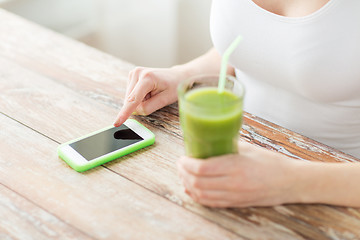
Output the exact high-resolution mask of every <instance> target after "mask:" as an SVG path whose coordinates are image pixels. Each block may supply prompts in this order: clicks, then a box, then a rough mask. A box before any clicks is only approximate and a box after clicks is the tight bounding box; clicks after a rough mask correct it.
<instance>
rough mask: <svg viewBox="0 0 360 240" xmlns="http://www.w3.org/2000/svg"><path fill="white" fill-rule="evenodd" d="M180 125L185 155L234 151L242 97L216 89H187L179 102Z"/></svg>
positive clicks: (202, 155) (198, 156)
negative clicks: (219, 91)
mask: <svg viewBox="0 0 360 240" xmlns="http://www.w3.org/2000/svg"><path fill="white" fill-rule="evenodd" d="M179 111H180V122H181V127H182V130H183V136H184V141H185V149H186V153H187V155H188V156H191V157H195V158H208V157H212V156H218V155H223V154H229V153H236V152H237V140H238V134H239V130H240V127H241V123H242V98H240V97H239V96H236V95H235V94H233V93H232V92H230V91H228V90H225V91H224V92H223V93H221V94H220V93H218V89H217V88H216V87H203V88H198V89H193V90H190V91H189V92H187V93H185V95H184V96H183V97H182V98H181V99H179Z"/></svg>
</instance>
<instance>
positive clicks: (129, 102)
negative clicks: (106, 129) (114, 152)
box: [114, 67, 187, 127]
mask: <svg viewBox="0 0 360 240" xmlns="http://www.w3.org/2000/svg"><path fill="white" fill-rule="evenodd" d="M186 77H187V73H186V71H184V70H183V69H181V68H180V67H172V68H143V67H137V68H135V69H134V70H132V71H131V72H130V74H129V80H128V86H127V89H126V95H125V103H124V106H123V107H122V109H121V111H120V113H119V114H118V116H117V117H116V120H115V123H114V126H116V127H118V126H120V125H121V124H123V123H124V122H125V120H126V119H127V118H128V117H129V116H130V115H131V114H138V115H148V114H150V113H152V112H154V111H156V110H158V109H160V108H162V107H165V106H166V105H169V104H171V103H174V102H176V100H177V92H176V88H177V85H178V84H179V82H180V81H182V80H184V79H185V78H186Z"/></svg>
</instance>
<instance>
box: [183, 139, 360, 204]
mask: <svg viewBox="0 0 360 240" xmlns="http://www.w3.org/2000/svg"><path fill="white" fill-rule="evenodd" d="M178 171H179V175H180V178H181V179H182V181H183V184H184V186H185V191H186V192H187V193H188V194H189V195H190V196H191V197H192V198H193V199H194V200H195V201H197V202H199V203H201V204H204V205H208V206H212V207H248V206H273V205H280V204H285V203H326V204H334V205H343V206H353V207H360V186H359V184H358V183H359V182H360V163H319V162H305V161H300V160H295V159H290V158H288V157H286V156H284V155H282V154H280V153H276V152H273V151H270V150H266V149H263V148H260V147H256V146H253V145H251V144H249V143H245V142H240V143H239V154H232V155H225V156H220V157H214V158H210V159H207V160H200V159H193V158H188V157H183V158H181V159H180V160H179V161H178Z"/></svg>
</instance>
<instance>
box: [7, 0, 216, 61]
mask: <svg viewBox="0 0 360 240" xmlns="http://www.w3.org/2000/svg"><path fill="white" fill-rule="evenodd" d="M210 4H211V0H0V6H1V7H3V8H5V9H7V10H9V11H11V12H14V13H16V14H18V15H21V16H23V17H25V18H27V19H30V20H31V21H34V22H36V23H39V24H41V25H44V26H46V27H48V28H51V29H53V30H55V31H58V32H60V33H63V34H65V35H67V36H70V37H72V38H75V39H78V40H80V41H83V42H85V43H87V44H89V45H91V46H94V47H96V48H99V49H101V50H103V51H105V52H108V53H110V54H112V55H114V56H117V57H119V58H121V59H124V60H126V61H129V62H132V63H134V64H136V65H141V66H148V67H168V66H172V65H175V64H180V63H184V62H186V61H189V60H190V59H192V58H195V57H196V56H199V55H200V54H203V53H204V52H205V51H207V50H208V49H209V48H210V47H211V41H210V36H209V11H210Z"/></svg>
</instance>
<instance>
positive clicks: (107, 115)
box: [0, 12, 360, 239]
mask: <svg viewBox="0 0 360 240" xmlns="http://www.w3.org/2000/svg"><path fill="white" fill-rule="evenodd" d="M9 19H11V21H10V22H9ZM0 20H3V21H2V22H6V21H7V22H6V24H2V25H0V38H1V39H2V41H0V52H1V54H0V56H2V57H1V58H0V66H2V70H1V71H0V92H1V95H0V111H1V112H2V113H4V114H6V115H7V116H9V117H11V118H13V119H15V120H16V121H19V122H21V123H22V124H23V125H25V126H27V127H28V128H30V129H32V130H33V131H37V132H39V133H41V134H42V136H46V137H47V138H49V139H51V140H49V141H50V142H52V143H54V141H55V142H64V141H68V140H70V139H72V138H74V137H78V136H81V135H83V134H87V133H88V132H90V131H94V130H97V129H99V128H101V127H104V126H105V125H108V124H111V123H112V120H113V118H114V117H115V116H116V113H117V111H118V109H119V107H120V106H121V103H122V97H123V95H124V90H125V86H126V79H127V72H128V70H129V69H130V68H131V65H129V64H128V63H124V62H123V61H120V60H117V59H115V58H113V57H111V56H108V55H106V54H103V53H101V52H99V51H96V50H94V49H91V48H88V47H86V46H84V45H82V44H79V43H76V42H73V41H71V40H68V39H66V38H64V37H62V36H59V35H58V34H55V33H52V32H50V31H48V30H43V29H42V28H40V27H38V26H36V25H33V24H29V23H27V22H26V21H23V20H21V19H19V18H17V17H14V16H12V15H9V14H8V13H5V12H0ZM34 32H36V33H37V34H33V33H34ZM5 33H6V34H5ZM22 39H27V41H26V42H23V41H21V40H22ZM39 39H40V40H39ZM136 119H137V120H139V121H141V122H142V123H143V124H144V125H146V126H147V127H148V128H149V129H150V130H152V131H153V132H154V133H155V135H156V144H155V145H154V146H152V147H150V148H147V149H144V150H141V151H139V152H136V153H133V154H131V155H129V156H127V157H124V158H121V159H119V160H116V161H113V162H111V163H108V164H106V165H105V168H103V167H100V168H97V169H96V170H94V171H95V172H96V173H97V175H108V174H110V173H109V172H111V173H113V175H115V176H119V175H121V176H123V177H125V178H126V179H128V180H130V181H132V182H133V183H134V184H135V185H134V186H138V189H139V190H138V191H139V192H141V187H144V188H146V189H148V190H149V191H151V192H152V193H155V194H157V195H158V196H161V197H160V199H162V200H160V199H159V200H157V201H164V202H166V203H169V201H171V202H173V203H176V204H177V205H178V206H179V208H180V209H181V208H183V209H187V210H189V211H191V212H193V213H195V214H196V215H195V216H201V217H202V218H204V219H206V220H204V221H206V223H205V222H204V224H205V225H208V224H210V225H211V226H214V225H215V226H222V227H223V228H224V229H228V230H229V231H230V232H233V233H235V234H237V235H236V236H237V237H239V238H248V239H357V238H360V212H359V210H358V209H354V208H341V207H332V206H326V205H287V206H278V207H274V208H246V209H211V208H206V207H203V206H200V205H198V204H196V203H194V202H193V201H192V200H191V199H190V198H189V197H187V195H186V194H184V193H183V189H182V186H181V184H180V182H179V179H178V178H177V176H176V175H177V173H176V167H175V162H176V160H177V159H178V158H179V156H181V155H183V143H182V137H181V131H180V128H179V122H178V113H177V105H176V104H173V105H171V106H168V107H166V108H164V109H162V110H159V111H157V112H155V113H154V114H152V115H150V116H148V117H136ZM241 137H242V138H243V139H244V140H246V141H249V142H251V143H253V144H257V145H260V146H262V147H265V148H268V149H272V150H274V151H278V152H281V153H283V154H286V155H288V156H290V157H292V158H295V159H298V160H310V161H327V162H337V161H339V162H355V161H358V160H357V159H356V158H354V157H351V156H348V155H345V154H343V153H341V152H339V151H336V150H334V149H331V148H329V147H327V146H324V145H322V144H319V143H317V142H315V141H312V140H310V139H308V138H305V137H303V136H301V135H299V134H296V133H293V132H291V131H288V130H286V129H283V128H281V127H280V126H276V125H274V124H271V123H269V122H267V121H264V120H262V119H260V118H257V117H255V116H252V115H250V114H246V115H245V124H244V127H243V131H242V133H241ZM42 141H44V140H42ZM46 146H47V145H46V144H45V145H44V147H42V148H41V149H43V148H46ZM44 151H45V150H44ZM46 151H49V150H46ZM48 154H50V152H48ZM47 157H48V158H49V159H51V160H52V161H59V159H56V157H55V156H52V157H49V156H47ZM57 167H58V168H66V169H67V167H66V166H65V165H64V164H63V165H59V166H57ZM67 170H69V169H67ZM58 171H60V170H58ZM62 171H64V170H62ZM69 171H70V170H69ZM70 172H71V171H70ZM101 173H102V174H101ZM41 174H44V173H43V172H41ZM66 174H67V175H66V176H67V177H70V178H71V176H72V174H70V173H66ZM89 175H91V174H89ZM85 176H88V175H87V174H85ZM14 178H15V177H14ZM111 179H112V178H111ZM5 180H6V179H4V181H5ZM2 181H3V180H2ZM79 181H80V180H79ZM112 181H115V180H112ZM117 181H119V180H117ZM128 182H129V181H128ZM123 184H124V185H126V184H128V183H126V184H125V183H123ZM130 185H131V182H130ZM131 186H133V185H131ZM123 187H124V188H126V189H129V188H128V187H126V186H123ZM28 194H29V196H30V195H31V194H30V193H28ZM38 201H39V202H44V200H43V199H42V197H38ZM139 201H140V200H139ZM112 204H115V202H112ZM169 206H170V205H169ZM52 207H53V206H52V205H51V206H50V205H49V206H48V209H52ZM103 210H104V211H105V212H106V209H105V208H104V209H103ZM93 211H95V210H93ZM107 211H109V210H107ZM150 211H151V210H150ZM179 212H181V211H179ZM137 214H138V213H137ZM176 214H178V212H176V211H169V212H168V215H170V216H172V217H175V216H176ZM193 215H194V214H193ZM101 218H106V217H104V216H101ZM70 220H71V218H70V219H69V221H70ZM107 220H108V219H107ZM199 221H200V220H199ZM107 222H109V221H107ZM212 223H215V224H212ZM72 224H73V225H74V226H77V227H78V226H79V225H80V226H81V229H83V228H84V226H83V225H82V224H83V223H81V221H80V220H79V222H73V223H72ZM179 224H183V223H179ZM205 225H204V226H205ZM104 228H105V227H104ZM113 231H115V230H113ZM217 231H220V230H217ZM150 232H151V231H150ZM185 233H188V236H191V234H190V230H189V231H188V232H185ZM185 233H184V234H185ZM225 233H227V234H229V232H225ZM114 234H115V233H114ZM181 235H182V236H184V235H183V234H181ZM217 236H219V235H217ZM228 237H229V238H231V237H234V235H231V234H230V235H229V236H228ZM224 238H226V236H223V237H222V238H221V239H224Z"/></svg>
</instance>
